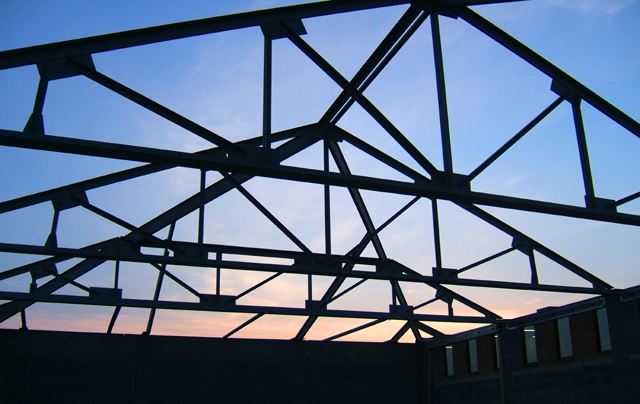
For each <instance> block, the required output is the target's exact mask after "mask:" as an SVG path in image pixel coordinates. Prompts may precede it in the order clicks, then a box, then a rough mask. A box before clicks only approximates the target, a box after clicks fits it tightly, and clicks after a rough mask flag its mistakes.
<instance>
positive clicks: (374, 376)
mask: <svg viewBox="0 0 640 404" xmlns="http://www.w3.org/2000/svg"><path fill="white" fill-rule="evenodd" d="M0 384H2V388H1V389H0V403H2V404H5V403H6V404H9V403H11V404H14V403H37V402H46V403H61V404H62V403H65V404H66V403H116V402H117V403H212V402H218V403H340V402H350V403H365V402H366V403H404V404H406V403H416V402H426V399H427V360H426V350H424V349H423V348H421V347H419V346H418V345H413V344H366V343H364V344H363V343H347V342H330V343H322V342H292V341H270V340H222V339H208V338H186V337H157V336H136V335H102V334H83V333H61V332H46V331H31V330H30V331H15V330H0Z"/></svg>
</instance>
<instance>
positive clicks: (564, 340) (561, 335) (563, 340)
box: [556, 317, 573, 358]
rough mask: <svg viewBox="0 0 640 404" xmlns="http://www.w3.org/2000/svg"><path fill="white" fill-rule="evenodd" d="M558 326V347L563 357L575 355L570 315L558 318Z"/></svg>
mask: <svg viewBox="0 0 640 404" xmlns="http://www.w3.org/2000/svg"><path fill="white" fill-rule="evenodd" d="M556 324H557V326H558V348H559V350H560V357H561V358H569V357H571V356H573V345H571V324H570V322H569V317H565V318H559V319H558V320H556Z"/></svg>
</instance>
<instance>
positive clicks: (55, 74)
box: [38, 54, 95, 80]
mask: <svg viewBox="0 0 640 404" xmlns="http://www.w3.org/2000/svg"><path fill="white" fill-rule="evenodd" d="M74 59H75V60H77V61H78V62H80V63H82V64H83V65H86V66H88V67H90V68H92V69H94V70H95V66H94V64H93V59H92V58H91V55H90V54H89V55H82V56H76V57H74ZM38 72H39V73H40V77H42V78H44V79H47V80H58V79H65V78H67V77H74V76H80V75H81V74H82V73H80V72H79V71H78V69H77V68H76V67H75V66H73V64H71V62H70V61H69V59H67V58H64V59H54V60H48V61H46V62H40V63H38Z"/></svg>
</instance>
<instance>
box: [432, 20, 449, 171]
mask: <svg viewBox="0 0 640 404" xmlns="http://www.w3.org/2000/svg"><path fill="white" fill-rule="evenodd" d="M430 17H431V37H432V39H433V58H434V61H435V69H436V87H437V89H438V111H439V114H440V135H441V137H442V160H443V162H444V171H445V172H447V173H453V157H452V153H451V134H450V131H449V112H448V110H447V89H446V86H445V80H444V62H443V59H442V42H441V41H440V23H439V22H438V14H437V13H432V14H431V16H430Z"/></svg>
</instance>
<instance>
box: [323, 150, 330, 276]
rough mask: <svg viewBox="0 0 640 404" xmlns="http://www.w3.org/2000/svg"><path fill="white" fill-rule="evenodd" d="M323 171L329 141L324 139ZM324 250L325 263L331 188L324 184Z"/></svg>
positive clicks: (325, 167)
mask: <svg viewBox="0 0 640 404" xmlns="http://www.w3.org/2000/svg"><path fill="white" fill-rule="evenodd" d="M323 159H324V171H325V172H327V173H328V172H329V141H328V140H327V139H326V138H325V140H324V153H323ZM324 251H325V254H326V255H327V264H328V263H329V259H330V257H331V188H330V186H329V184H324Z"/></svg>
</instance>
